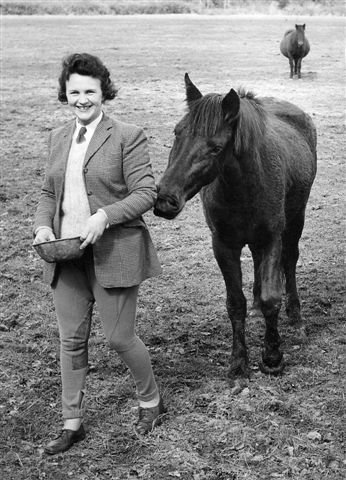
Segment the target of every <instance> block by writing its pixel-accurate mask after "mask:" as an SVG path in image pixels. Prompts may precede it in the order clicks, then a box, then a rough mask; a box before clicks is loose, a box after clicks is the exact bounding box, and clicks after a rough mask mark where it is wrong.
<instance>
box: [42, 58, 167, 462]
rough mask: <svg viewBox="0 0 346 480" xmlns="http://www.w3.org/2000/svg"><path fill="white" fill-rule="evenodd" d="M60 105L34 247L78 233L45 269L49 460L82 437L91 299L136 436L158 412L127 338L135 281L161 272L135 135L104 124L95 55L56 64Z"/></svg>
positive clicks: (148, 370)
mask: <svg viewBox="0 0 346 480" xmlns="http://www.w3.org/2000/svg"><path fill="white" fill-rule="evenodd" d="M59 87H60V90H59V96H58V98H59V100H60V102H62V103H63V104H67V105H68V106H69V108H70V109H71V111H72V113H73V114H74V116H75V119H74V120H73V121H71V122H70V123H68V124H67V125H66V126H63V127H60V128H57V129H55V130H53V131H52V132H51V134H50V137H49V158H48V164H47V168H46V175H45V180H44V184H43V187H42V191H41V197H40V200H39V204H38V208H37V212H36V217H35V227H34V228H35V230H34V232H35V233H34V234H35V240H34V243H40V242H45V241H50V240H54V239H55V238H68V237H75V236H80V238H81V241H82V244H81V248H82V249H84V254H83V256H82V258H81V259H79V260H71V261H67V262H64V263H59V264H48V263H45V266H44V279H45V281H47V282H48V283H49V284H50V285H51V287H52V291H53V299H54V305H55V310H56V314H57V320H58V326H59V333H60V351H61V356H60V363H61V377H62V414H63V419H64V425H63V429H62V431H61V433H60V435H59V436H58V437H57V438H55V439H54V440H52V441H51V442H49V443H48V445H47V446H46V447H45V451H46V453H48V454H56V453H60V452H63V451H65V450H67V449H69V448H70V447H71V446H72V445H73V444H74V443H77V442H79V441H80V440H83V439H84V438H85V430H84V427H83V415H84V410H85V405H84V400H85V399H84V397H85V379H86V374H87V370H88V339H89V333H90V323H91V314H92V307H93V305H94V303H95V302H96V304H97V306H98V310H99V313H100V317H101V321H102V324H103V328H104V332H105V336H106V338H107V340H108V342H109V345H110V348H112V349H114V350H116V352H117V353H118V354H119V356H120V358H121V359H122V360H123V361H124V362H125V364H126V365H127V366H128V368H129V370H130V372H131V374H132V376H133V378H134V381H135V384H136V389H137V390H136V391H137V397H138V401H139V418H138V421H137V423H136V425H135V431H136V432H137V433H138V434H140V435H144V434H146V433H148V432H150V431H151V430H152V429H153V428H154V427H155V425H157V424H159V423H160V422H161V416H162V415H163V414H164V412H165V408H164V405H163V402H162V399H161V397H160V394H159V390H158V387H157V384H156V381H155V378H154V375H153V371H152V367H151V362H150V357H149V353H148V351H147V349H146V347H145V345H144V344H143V342H142V341H141V340H140V339H139V338H138V337H137V336H136V334H135V316H136V303H137V294H138V288H139V285H140V283H141V282H142V281H143V280H144V279H146V278H148V277H151V276H154V275H158V274H159V273H160V271H161V267H160V264H159V261H158V259H157V255H156V251H155V249H154V246H153V244H152V241H151V238H150V235H149V232H148V229H147V227H146V225H145V223H144V220H143V218H142V216H141V215H142V214H143V213H144V212H146V211H147V210H149V209H150V208H151V207H152V206H153V204H154V201H155V198H156V187H155V181H154V177H153V173H152V169H151V164H150V160H149V154H148V147H147V140H146V137H145V135H144V133H143V131H142V129H140V128H138V127H136V126H134V125H130V124H127V123H123V122H120V121H118V120H112V119H110V118H109V117H107V116H106V115H105V114H104V112H103V104H104V102H105V101H106V100H111V99H113V98H115V96H116V93H117V91H116V89H115V87H114V85H113V83H112V81H111V79H110V75H109V72H108V70H107V68H106V67H105V66H104V65H103V63H102V62H101V61H100V59H99V58H97V57H95V56H93V55H89V54H86V53H83V54H73V55H70V56H69V57H67V58H66V59H65V60H64V61H63V65H62V72H61V75H60V78H59Z"/></svg>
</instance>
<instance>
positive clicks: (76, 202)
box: [60, 112, 103, 238]
mask: <svg viewBox="0 0 346 480" xmlns="http://www.w3.org/2000/svg"><path fill="white" fill-rule="evenodd" d="M102 115H103V113H102V112H101V114H100V115H99V116H98V117H97V118H96V119H95V120H94V121H93V122H91V123H90V124H89V125H86V129H87V130H86V132H85V134H84V136H85V141H84V142H82V143H77V142H76V139H77V136H78V133H79V130H80V129H81V127H82V126H83V125H81V124H80V123H78V121H76V130H75V132H74V133H73V137H72V143H71V148H70V153H69V156H68V160H67V165H66V172H65V186H64V198H63V201H62V213H63V215H62V219H61V232H60V237H61V238H68V237H78V236H79V235H80V234H81V233H82V230H83V228H84V226H85V223H86V221H87V220H88V218H89V217H90V207H89V201H88V196H87V193H86V190H85V183H84V178H83V165H84V159H85V154H86V152H87V149H88V146H89V143H90V140H91V138H92V136H93V135H94V133H95V130H96V127H97V125H98V124H99V123H100V121H101V119H102Z"/></svg>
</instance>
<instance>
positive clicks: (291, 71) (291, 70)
mask: <svg viewBox="0 0 346 480" xmlns="http://www.w3.org/2000/svg"><path fill="white" fill-rule="evenodd" d="M288 61H289V62H290V78H293V70H294V62H293V57H291V56H289V57H288Z"/></svg>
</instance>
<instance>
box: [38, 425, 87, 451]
mask: <svg viewBox="0 0 346 480" xmlns="http://www.w3.org/2000/svg"><path fill="white" fill-rule="evenodd" d="M84 438H85V430H84V427H83V425H81V426H80V427H79V429H78V430H77V431H75V430H62V432H61V433H60V435H59V436H57V437H56V438H55V439H54V440H52V441H51V442H49V443H48V445H47V446H46V447H44V451H45V452H46V453H48V455H55V454H56V453H62V452H66V450H68V449H69V448H71V447H72V445H73V444H74V443H77V442H80V441H81V440H84Z"/></svg>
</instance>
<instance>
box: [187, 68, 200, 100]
mask: <svg viewBox="0 0 346 480" xmlns="http://www.w3.org/2000/svg"><path fill="white" fill-rule="evenodd" d="M185 89H186V100H187V101H188V102H193V101H194V100H198V99H199V98H201V97H202V96H203V95H202V94H201V92H200V91H199V90H198V88H197V87H196V86H195V85H194V84H193V83H192V82H191V80H190V77H189V75H188V74H187V73H185Z"/></svg>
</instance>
